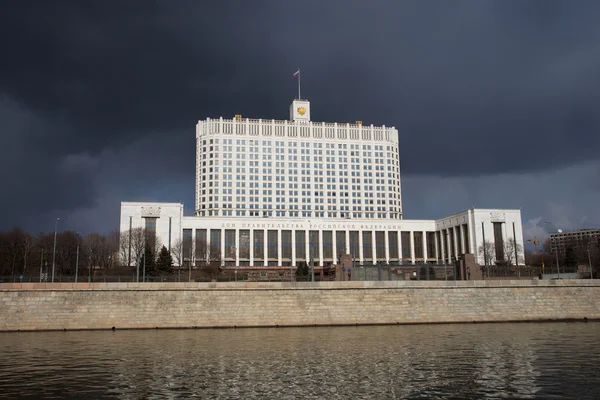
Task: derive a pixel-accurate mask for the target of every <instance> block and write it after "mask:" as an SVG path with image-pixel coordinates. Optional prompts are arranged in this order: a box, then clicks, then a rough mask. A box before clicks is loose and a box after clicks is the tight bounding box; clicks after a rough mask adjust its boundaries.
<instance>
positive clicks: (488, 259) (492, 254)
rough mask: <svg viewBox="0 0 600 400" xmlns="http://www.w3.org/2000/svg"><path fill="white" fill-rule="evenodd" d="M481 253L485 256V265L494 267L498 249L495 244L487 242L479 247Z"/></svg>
mask: <svg viewBox="0 0 600 400" xmlns="http://www.w3.org/2000/svg"><path fill="white" fill-rule="evenodd" d="M479 253H482V254H483V259H484V264H486V265H493V264H494V259H495V258H496V247H495V245H494V243H493V242H490V241H489V240H486V241H485V242H483V243H482V244H481V245H480V246H479Z"/></svg>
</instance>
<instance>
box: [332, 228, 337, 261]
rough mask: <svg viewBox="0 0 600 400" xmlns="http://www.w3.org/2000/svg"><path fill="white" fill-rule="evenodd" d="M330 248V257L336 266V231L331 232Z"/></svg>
mask: <svg viewBox="0 0 600 400" xmlns="http://www.w3.org/2000/svg"><path fill="white" fill-rule="evenodd" d="M331 246H332V253H331V256H332V257H333V263H334V264H337V263H338V262H337V231H336V230H332V231H331Z"/></svg>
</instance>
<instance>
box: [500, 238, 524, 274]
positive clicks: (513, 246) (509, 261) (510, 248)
mask: <svg viewBox="0 0 600 400" xmlns="http://www.w3.org/2000/svg"><path fill="white" fill-rule="evenodd" d="M515 251H516V253H517V255H518V257H519V258H518V259H517V258H516V255H515ZM522 253H523V246H521V245H520V244H519V243H518V242H517V241H516V240H515V239H514V238H510V239H508V240H507V241H506V242H504V260H505V262H506V268H507V269H510V268H511V267H512V265H513V263H514V264H515V266H516V267H517V268H518V266H519V264H524V263H525V260H523V257H522V256H521V254H522ZM518 272H519V276H520V275H521V271H520V270H519V271H518Z"/></svg>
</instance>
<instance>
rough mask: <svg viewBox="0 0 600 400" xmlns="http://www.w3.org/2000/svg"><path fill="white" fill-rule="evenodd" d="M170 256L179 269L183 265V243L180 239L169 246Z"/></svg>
mask: <svg viewBox="0 0 600 400" xmlns="http://www.w3.org/2000/svg"><path fill="white" fill-rule="evenodd" d="M171 256H172V257H173V260H174V261H175V264H177V265H178V266H179V267H181V266H182V265H183V264H182V263H183V241H182V240H181V239H177V240H176V241H175V243H173V244H171Z"/></svg>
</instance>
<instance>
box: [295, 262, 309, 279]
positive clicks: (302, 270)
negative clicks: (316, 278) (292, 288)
mask: <svg viewBox="0 0 600 400" xmlns="http://www.w3.org/2000/svg"><path fill="white" fill-rule="evenodd" d="M307 276H308V265H307V264H306V263H300V264H299V265H298V268H296V280H297V281H301V280H303V278H305V277H307Z"/></svg>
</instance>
